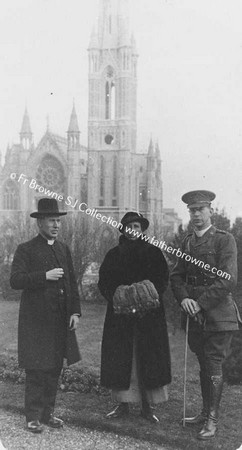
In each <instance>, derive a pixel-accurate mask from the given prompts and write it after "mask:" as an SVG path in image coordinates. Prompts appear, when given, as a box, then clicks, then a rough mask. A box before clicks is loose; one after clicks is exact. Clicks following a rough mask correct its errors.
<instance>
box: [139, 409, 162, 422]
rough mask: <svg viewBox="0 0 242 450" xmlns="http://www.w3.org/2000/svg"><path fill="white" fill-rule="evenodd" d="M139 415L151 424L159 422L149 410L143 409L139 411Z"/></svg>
mask: <svg viewBox="0 0 242 450" xmlns="http://www.w3.org/2000/svg"><path fill="white" fill-rule="evenodd" d="M140 415H141V417H143V418H144V419H146V420H148V421H149V422H151V423H159V422H160V419H158V417H157V416H156V415H155V414H153V413H152V411H151V410H147V411H145V410H144V409H141V413H140Z"/></svg>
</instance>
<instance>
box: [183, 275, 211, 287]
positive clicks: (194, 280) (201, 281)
mask: <svg viewBox="0 0 242 450" xmlns="http://www.w3.org/2000/svg"><path fill="white" fill-rule="evenodd" d="M215 278H216V277H206V275H196V276H195V275H188V276H187V277H186V283H187V284H190V285H191V286H211V284H213V283H214V280H215Z"/></svg>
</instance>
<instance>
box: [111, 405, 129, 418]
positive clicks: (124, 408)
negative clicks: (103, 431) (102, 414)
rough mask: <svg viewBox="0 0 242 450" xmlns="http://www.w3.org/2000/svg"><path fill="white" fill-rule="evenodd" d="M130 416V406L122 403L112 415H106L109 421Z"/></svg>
mask: <svg viewBox="0 0 242 450" xmlns="http://www.w3.org/2000/svg"><path fill="white" fill-rule="evenodd" d="M128 414H129V404H128V403H124V402H123V403H120V404H119V405H118V406H116V407H115V408H114V409H113V410H112V411H111V412H110V413H108V414H107V415H106V417H107V419H118V418H119V417H125V416H127V415H128Z"/></svg>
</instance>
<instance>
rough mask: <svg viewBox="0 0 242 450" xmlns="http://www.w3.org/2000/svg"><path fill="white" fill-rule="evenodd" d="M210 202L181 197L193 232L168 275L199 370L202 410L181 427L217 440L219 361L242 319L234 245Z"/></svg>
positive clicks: (196, 194)
mask: <svg viewBox="0 0 242 450" xmlns="http://www.w3.org/2000/svg"><path fill="white" fill-rule="evenodd" d="M214 198H215V194H214V193H213V192H209V191H192V192H188V193H186V194H184V195H183V196H182V201H183V202H184V203H186V204H187V206H188V209H189V213H190V217H191V223H192V225H193V227H194V231H193V233H190V234H188V235H187V236H186V237H185V239H184V241H183V243H182V255H181V257H180V258H178V260H177V263H176V265H175V267H174V269H173V271H172V274H171V286H172V290H173V293H174V295H175V297H176V299H177V301H178V302H179V304H180V306H181V308H182V310H183V311H184V313H185V314H189V316H190V325H189V333H188V344H189V347H190V349H191V351H192V352H194V353H195V354H196V356H197V359H198V362H199V366H200V385H201V392H202V398H203V408H202V411H201V413H200V414H198V415H197V416H195V417H187V418H185V423H187V424H203V428H202V429H201V431H200V432H199V433H198V439H201V440H208V439H211V438H213V437H214V436H215V433H216V430H217V423H218V411H219V403H220V399H221V395H222V389H223V373H222V363H223V361H224V359H225V357H226V355H227V353H228V350H229V347H230V343H231V339H232V332H233V330H237V329H238V321H239V320H241V319H240V317H239V314H238V310H237V307H236V305H235V303H234V301H233V299H232V294H231V291H232V290H233V289H234V287H235V286H236V281H237V250H236V243H235V240H234V237H233V236H232V235H231V234H230V233H228V232H226V231H222V230H218V229H216V228H215V227H214V226H213V225H212V224H211V217H212V214H213V208H212V207H211V201H212V200H214ZM187 255H189V256H187ZM195 258H196V260H195Z"/></svg>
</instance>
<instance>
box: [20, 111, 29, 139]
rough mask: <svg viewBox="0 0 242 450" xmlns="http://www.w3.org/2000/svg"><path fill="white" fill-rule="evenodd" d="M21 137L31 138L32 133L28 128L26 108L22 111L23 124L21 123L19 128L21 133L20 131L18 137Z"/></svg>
mask: <svg viewBox="0 0 242 450" xmlns="http://www.w3.org/2000/svg"><path fill="white" fill-rule="evenodd" d="M21 135H23V137H24V136H26V137H27V136H28V135H29V136H31V137H32V131H31V127H30V120H29V115H28V111H27V108H25V111H24V117H23V122H22V127H21V131H20V136H21Z"/></svg>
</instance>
